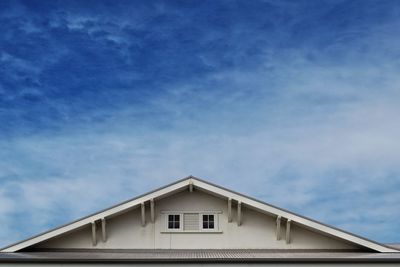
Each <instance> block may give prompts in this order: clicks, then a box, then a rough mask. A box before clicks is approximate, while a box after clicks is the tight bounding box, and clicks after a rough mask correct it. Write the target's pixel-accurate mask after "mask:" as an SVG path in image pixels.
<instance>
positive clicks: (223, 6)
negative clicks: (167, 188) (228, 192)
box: [0, 0, 400, 246]
mask: <svg viewBox="0 0 400 267" xmlns="http://www.w3.org/2000/svg"><path fill="white" fill-rule="evenodd" d="M0 32H1V33H2V34H1V35H0V122H1V123H0V225H1V226H2V227H1V229H0V246H3V245H7V244H8V243H11V242H15V241H18V240H20V239H22V238H26V237H28V236H31V235H33V234H37V233H38V232H41V231H44V230H46V229H48V228H50V227H54V226H57V225H59V224H63V223H66V222H69V221H71V220H73V219H77V218H79V217H81V216H84V215H86V214H88V213H92V212H95V211H97V210H99V209H102V208H104V207H107V206H110V205H113V204H115V203H118V202H119V201H122V200H125V199H127V198H130V197H133V196H135V195H137V194H141V193H144V192H146V191H148V190H151V189H154V188H156V187H159V186H162V185H165V184H167V183H170V182H173V181H174V180H176V179H178V178H182V177H185V176H188V175H190V174H191V175H194V176H198V177H201V178H204V179H206V180H209V181H211V182H215V183H218V184H220V185H222V186H226V187H228V188H231V189H234V190H236V191H240V192H243V193H245V194H249V195H251V196H254V197H256V198H259V199H261V200H264V201H267V202H270V203H272V204H275V205H278V206H281V207H283V208H287V209H290V210H292V211H295V212H297V213H300V214H303V215H306V216H309V217H312V218H314V219H317V220H320V221H323V222H325V223H328V224H332V225H335V226H337V227H340V228H343V229H345V230H348V231H351V232H354V233H356V234H359V235H362V236H365V237H368V238H371V239H374V240H377V241H380V242H400V225H399V223H398V221H400V209H399V208H398V207H399V205H400V193H399V192H400V142H399V136H400V120H399V116H400V105H399V101H400V75H399V70H400V2H399V1H386V0H379V1H378V0H375V1H370V0H362V1H358V0H354V1H341V0H331V1H320V0H318V1H310V0H306V1H301V0H299V1H288V0H279V1H267V0H265V1H256V0H254V1H247V0H242V1H234V0H230V1H224V0H219V1H215V0H212V1H211V0H210V1H207V0H205V1H194V0H193V1H158V0H154V1H144V0H143V1H115V0H114V1H17V0H13V1H7V0H5V1H4V0H3V1H0Z"/></svg>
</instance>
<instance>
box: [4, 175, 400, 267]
mask: <svg viewBox="0 0 400 267" xmlns="http://www.w3.org/2000/svg"><path fill="white" fill-rule="evenodd" d="M399 252H400V251H399V250H398V249H396V247H395V246H393V247H389V246H387V245H384V244H380V243H378V242H374V241H371V240H368V239H366V238H363V237H360V236H357V235H354V234H352V233H349V232H346V231H343V230H340V229H337V228H335V227H332V226H329V225H326V224H323V223H320V222H317V221H315V220H312V219H309V218H306V217H303V216H301V215H298V214H295V213H292V212H289V211H287V210H284V209H281V208H278V207H275V206H272V205H270V204H267V203H264V202H261V201H259V200H256V199H254V198H251V197H248V196H244V195H242V194H240V193H236V192H233V191H231V190H228V189H225V188H223V187H220V186H218V185H214V184H211V183H209V182H206V181H204V180H201V179H198V178H196V177H193V176H189V177H187V178H184V179H182V180H179V181H177V182H175V183H173V184H170V185H167V186H165V187H162V188H159V189H157V190H154V191H152V192H149V193H147V194H144V195H141V196H139V197H136V198H134V199H131V200H128V201H126V202H123V203H121V204H118V205H116V206H113V207H111V208H108V209H105V210H102V211H100V212H98V213H95V214H92V215H89V216H87V217H84V218H82V219H79V220H77V221H74V222H72V223H69V224H66V225H63V226H61V227H58V228H55V229H52V230H50V231H48V232H45V233H42V234H39V235H37V236H34V237H32V238H29V239H26V240H24V241H21V242H18V243H16V244H12V245H10V246H8V247H5V248H3V249H1V251H0V265H3V266H19V265H24V266H33V265H35V264H36V266H37V265H38V264H39V265H44V264H46V266H68V265H69V264H71V265H73V264H75V266H76V264H79V266H89V265H90V266H97V265H101V266H104V264H106V266H117V265H118V266H124V265H132V264H135V265H143V264H146V265H149V264H150V265H151V266H154V265H160V264H166V263H170V264H171V265H175V264H177V263H180V264H185V265H192V264H199V263H202V264H205V265H215V264H223V265H229V264H234V265H235V266H238V265H239V266H240V265H245V264H249V263H252V264H254V265H280V266H283V265H284V266H287V265H290V266H292V265H297V266H306V265H309V264H311V263H312V264H314V265H316V266H324V265H329V266H336V265H347V266H351V265H353V264H354V265H357V266H363V265H368V266H381V265H383V264H385V265H387V266H400V253H399Z"/></svg>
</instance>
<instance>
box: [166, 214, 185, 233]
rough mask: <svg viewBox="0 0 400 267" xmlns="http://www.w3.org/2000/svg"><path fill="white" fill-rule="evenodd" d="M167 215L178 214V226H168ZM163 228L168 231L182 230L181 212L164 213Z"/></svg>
mask: <svg viewBox="0 0 400 267" xmlns="http://www.w3.org/2000/svg"><path fill="white" fill-rule="evenodd" d="M169 215H179V228H168V223H169V220H168V217H169ZM165 229H166V231H168V232H181V231H183V213H178V212H171V213H168V214H166V216H165Z"/></svg>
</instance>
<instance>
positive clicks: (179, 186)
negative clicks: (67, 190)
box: [0, 176, 399, 252]
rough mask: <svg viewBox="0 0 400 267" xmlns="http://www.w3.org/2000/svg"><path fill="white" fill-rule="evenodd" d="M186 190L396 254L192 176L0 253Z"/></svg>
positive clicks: (364, 239) (392, 250)
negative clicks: (230, 200)
mask: <svg viewBox="0 0 400 267" xmlns="http://www.w3.org/2000/svg"><path fill="white" fill-rule="evenodd" d="M190 186H193V187H195V188H197V189H200V190H204V191H206V192H209V193H211V194H215V195H218V196H221V197H224V198H226V199H232V200H234V201H238V202H241V203H242V205H245V206H248V207H250V208H253V209H256V210H258V211H260V212H263V213H266V214H270V215H274V216H281V217H282V218H285V219H288V220H291V221H292V223H296V224H298V225H301V226H303V227H306V228H308V229H311V230H313V231H317V232H320V233H323V234H325V235H329V236H333V237H336V238H339V239H342V240H345V241H348V242H351V243H353V244H356V245H359V246H361V247H364V248H368V249H371V250H374V251H377V252H399V251H398V250H396V249H394V248H390V247H388V246H385V245H383V244H380V243H378V242H375V241H372V240H369V239H366V238H364V237H360V236H357V235H355V234H352V233H349V232H346V231H343V230H341V229H338V228H335V227H333V226H329V225H326V224H323V223H321V222H318V221H315V220H313V219H310V218H307V217H304V216H301V215H298V214H296V213H293V212H290V211H288V210H285V209H281V208H278V207H276V206H273V205H271V204H268V203H265V202H262V201H259V200H256V199H254V198H252V197H248V196H245V195H242V194H240V193H237V192H234V191H232V190H229V189H226V188H223V187H221V186H218V185H215V184H212V183H209V182H206V181H204V180H202V179H199V178H197V177H194V176H188V177H186V178H183V179H181V180H178V181H176V182H174V183H172V184H169V185H167V186H164V187H161V188H159V189H156V190H154V191H151V192H148V193H146V194H143V195H140V196H138V197H136V198H133V199H130V200H127V201H125V202H122V203H120V204H117V205H115V206H113V207H110V208H108V209H105V210H102V211H99V212H97V213H94V214H92V215H89V216H86V217H83V218H81V219H78V220H76V221H73V222H71V223H68V224H66V225H63V226H60V227H57V228H54V229H52V230H49V231H47V232H44V233H42V234H39V235H37V236H34V237H31V238H28V239H26V240H23V241H21V242H18V243H15V244H12V245H10V246H7V247H5V248H2V249H1V250H0V252H17V251H19V250H22V249H24V248H27V247H30V246H32V245H35V244H38V243H40V242H43V241H46V240H48V239H50V238H53V237H56V236H60V235H62V234H64V233H67V232H70V231H73V230H75V229H78V228H80V227H83V226H85V225H89V224H91V223H92V222H94V221H97V220H101V219H104V218H109V217H112V216H115V215H117V214H120V213H122V212H124V211H127V210H130V209H133V208H136V207H139V206H140V205H141V203H144V202H147V201H150V200H156V199H160V198H163V197H165V196H168V195H171V194H173V193H175V192H177V191H180V190H183V189H185V188H187V187H190Z"/></svg>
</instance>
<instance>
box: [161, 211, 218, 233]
mask: <svg viewBox="0 0 400 267" xmlns="http://www.w3.org/2000/svg"><path fill="white" fill-rule="evenodd" d="M161 213H163V214H165V228H164V231H166V232H169V233H171V232H173V233H177V232H179V233H194V232H203V233H221V232H222V231H220V229H219V227H218V215H219V214H220V213H222V212H221V211H205V212H198V211H185V212H182V211H162V212H161Z"/></svg>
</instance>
